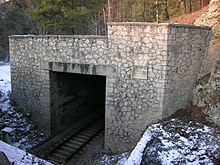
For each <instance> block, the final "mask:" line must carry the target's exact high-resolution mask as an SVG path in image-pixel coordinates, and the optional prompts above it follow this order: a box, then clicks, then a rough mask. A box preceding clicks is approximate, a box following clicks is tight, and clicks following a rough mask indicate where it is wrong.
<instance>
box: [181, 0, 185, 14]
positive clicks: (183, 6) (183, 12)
mask: <svg viewBox="0 0 220 165" xmlns="http://www.w3.org/2000/svg"><path fill="white" fill-rule="evenodd" d="M180 2H181V12H182V15H184V14H186V0H180Z"/></svg>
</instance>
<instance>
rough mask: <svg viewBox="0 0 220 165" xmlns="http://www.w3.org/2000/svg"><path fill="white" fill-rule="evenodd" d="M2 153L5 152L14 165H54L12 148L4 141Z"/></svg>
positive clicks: (0, 142) (0, 144) (0, 145)
mask: <svg viewBox="0 0 220 165" xmlns="http://www.w3.org/2000/svg"><path fill="white" fill-rule="evenodd" d="M0 151H1V152H4V153H5V155H6V156H7V158H8V159H9V161H10V162H11V163H12V164H14V165H52V164H51V163H49V162H47V161H45V160H42V159H39V158H37V157H35V156H34V155H31V154H29V153H27V152H25V151H22V150H20V149H17V148H15V147H13V146H10V145H8V144H6V143H4V142H2V141H0ZM0 164H1V162H0Z"/></svg>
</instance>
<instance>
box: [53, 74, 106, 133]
mask: <svg viewBox="0 0 220 165" xmlns="http://www.w3.org/2000/svg"><path fill="white" fill-rule="evenodd" d="M50 87H51V89H50V90H51V92H50V93H51V130H52V135H53V134H58V133H60V132H61V131H63V130H65V129H68V128H69V127H73V128H74V127H78V125H79V123H86V122H88V121H91V120H93V119H95V118H97V117H100V116H103V117H104V114H105V89H106V77H105V76H97V75H85V74H75V73H64V72H54V71H50Z"/></svg>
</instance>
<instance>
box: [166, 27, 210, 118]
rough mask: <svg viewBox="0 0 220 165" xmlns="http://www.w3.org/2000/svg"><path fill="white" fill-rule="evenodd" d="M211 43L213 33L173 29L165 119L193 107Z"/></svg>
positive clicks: (196, 28)
mask: <svg viewBox="0 0 220 165" xmlns="http://www.w3.org/2000/svg"><path fill="white" fill-rule="evenodd" d="M210 39H211V33H210V31H209V30H207V29H205V28H198V27H192V26H190V28H189V26H181V25H171V26H170V28H169V33H168V52H167V53H168V54H167V56H166V57H167V59H166V60H167V64H166V76H165V85H164V89H165V91H164V95H165V96H164V104H163V108H164V109H166V111H163V117H168V116H170V115H171V114H172V113H173V112H175V111H176V110H178V109H181V108H183V107H186V106H187V105H189V104H190V100H191V99H192V97H193V93H192V91H193V88H194V86H195V83H196V80H197V78H198V75H199V72H200V69H201V66H202V62H203V59H204V58H205V57H206V55H207V51H208V47H209V42H210Z"/></svg>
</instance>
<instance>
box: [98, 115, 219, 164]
mask: <svg viewBox="0 0 220 165" xmlns="http://www.w3.org/2000/svg"><path fill="white" fill-rule="evenodd" d="M119 159H120V160H119ZM219 159H220V132H219V130H218V129H215V128H211V127H208V126H205V125H202V124H199V123H196V122H192V121H191V122H188V123H184V122H182V121H180V120H178V119H170V120H168V121H164V122H160V123H157V124H152V125H150V126H149V127H148V129H147V130H146V131H145V133H144V135H143V137H142V138H141V139H140V141H139V142H138V144H137V145H136V147H135V148H134V150H133V151H132V152H131V154H130V156H129V154H128V153H125V154H124V156H123V155H116V156H111V157H108V156H104V157H103V158H102V164H111V165H112V164H114V163H112V162H114V161H115V160H119V161H117V163H115V164H117V165H147V164H161V165H176V164H187V165H198V164H205V165H212V164H214V162H215V163H216V161H217V164H218V163H219ZM109 162H110V163H109Z"/></svg>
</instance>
